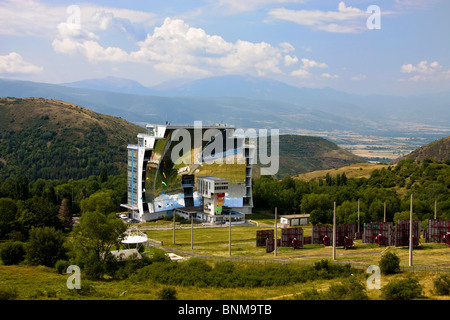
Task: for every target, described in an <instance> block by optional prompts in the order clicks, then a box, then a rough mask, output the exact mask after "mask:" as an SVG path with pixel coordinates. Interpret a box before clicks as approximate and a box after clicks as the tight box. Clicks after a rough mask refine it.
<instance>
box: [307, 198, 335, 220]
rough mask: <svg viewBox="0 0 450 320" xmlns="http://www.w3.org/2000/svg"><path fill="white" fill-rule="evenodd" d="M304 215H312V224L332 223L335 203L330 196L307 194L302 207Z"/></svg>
mask: <svg viewBox="0 0 450 320" xmlns="http://www.w3.org/2000/svg"><path fill="white" fill-rule="evenodd" d="M300 208H301V212H302V213H310V214H311V223H312V224H318V223H330V221H331V216H332V212H333V201H332V199H331V197H330V196H329V195H328V194H315V193H311V194H307V195H304V196H303V198H302V202H301V205H300Z"/></svg>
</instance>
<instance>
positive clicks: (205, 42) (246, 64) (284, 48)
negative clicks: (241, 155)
mask: <svg viewBox="0 0 450 320" xmlns="http://www.w3.org/2000/svg"><path fill="white" fill-rule="evenodd" d="M103 18H105V19H106V20H103V22H104V23H105V27H106V26H107V25H108V23H109V20H108V16H103ZM135 45H137V47H138V49H137V50H135V51H131V52H126V51H125V50H123V49H122V48H119V47H107V48H105V47H103V46H102V45H101V44H100V38H99V37H98V36H97V35H96V34H94V33H92V32H90V31H88V30H86V29H85V28H84V26H83V25H82V26H81V28H80V29H76V30H73V28H70V25H69V24H66V23H61V24H60V25H59V26H58V36H57V38H56V39H55V40H54V41H53V48H54V50H55V51H56V52H58V53H65V54H82V55H83V56H85V57H86V58H87V59H88V60H89V61H91V62H96V61H114V62H134V63H142V64H146V65H150V66H152V67H153V68H154V69H155V70H158V71H163V72H166V73H169V74H176V75H177V76H180V75H186V74H189V75H190V76H205V75H210V74H224V73H237V72H239V73H253V74H258V75H265V74H270V73H281V70H280V66H281V65H283V64H285V63H286V61H288V62H287V63H294V62H295V59H296V57H295V56H294V57H292V56H290V55H289V56H288V57H287V55H285V53H286V52H290V51H293V50H294V47H293V46H292V45H290V44H289V43H286V42H284V43H282V44H280V47H274V46H272V45H271V44H269V43H266V42H258V43H254V42H249V41H244V40H237V41H236V42H234V43H232V42H228V41H226V40H224V39H223V38H222V37H220V36H218V35H210V34H207V33H206V31H205V30H203V29H201V28H194V27H191V26H189V25H188V24H186V23H185V22H184V21H183V20H180V19H171V18H166V19H165V20H164V22H163V24H162V25H161V26H158V27H155V28H154V29H153V33H152V34H147V36H146V38H145V40H143V41H138V42H136V43H135ZM286 57H287V58H286Z"/></svg>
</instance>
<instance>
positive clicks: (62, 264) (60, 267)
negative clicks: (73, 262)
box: [55, 260, 69, 274]
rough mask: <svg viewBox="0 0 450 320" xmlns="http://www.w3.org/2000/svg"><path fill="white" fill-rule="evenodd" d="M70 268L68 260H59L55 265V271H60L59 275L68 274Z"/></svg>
mask: <svg viewBox="0 0 450 320" xmlns="http://www.w3.org/2000/svg"><path fill="white" fill-rule="evenodd" d="M68 267H69V261H67V260H58V261H56V263H55V269H56V271H58V273H59V274H63V273H64V272H66V270H67V268H68Z"/></svg>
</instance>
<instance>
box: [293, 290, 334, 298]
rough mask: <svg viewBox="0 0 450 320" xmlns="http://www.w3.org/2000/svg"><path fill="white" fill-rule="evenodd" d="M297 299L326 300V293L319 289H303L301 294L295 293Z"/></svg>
mask: <svg viewBox="0 0 450 320" xmlns="http://www.w3.org/2000/svg"><path fill="white" fill-rule="evenodd" d="M295 299H296V300H326V299H327V298H326V296H325V294H324V293H322V292H319V291H317V290H316V289H309V290H305V291H303V292H302V293H301V294H299V295H295Z"/></svg>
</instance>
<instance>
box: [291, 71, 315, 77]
mask: <svg viewBox="0 0 450 320" xmlns="http://www.w3.org/2000/svg"><path fill="white" fill-rule="evenodd" d="M291 75H292V76H295V77H299V78H309V77H311V76H312V74H311V72H309V71H307V70H305V69H297V70H294V71H292V72H291Z"/></svg>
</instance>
